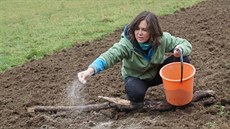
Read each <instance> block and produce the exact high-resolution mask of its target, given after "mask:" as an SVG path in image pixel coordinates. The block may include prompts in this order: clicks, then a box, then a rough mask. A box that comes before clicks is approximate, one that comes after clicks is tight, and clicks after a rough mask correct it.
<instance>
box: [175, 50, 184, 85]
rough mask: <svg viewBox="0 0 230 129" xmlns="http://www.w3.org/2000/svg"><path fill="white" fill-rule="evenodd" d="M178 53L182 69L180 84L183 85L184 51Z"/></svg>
mask: <svg viewBox="0 0 230 129" xmlns="http://www.w3.org/2000/svg"><path fill="white" fill-rule="evenodd" d="M176 50H177V51H178V52H179V55H180V66H181V69H180V83H182V81H183V70H184V69H183V52H182V49H180V48H179V49H176Z"/></svg>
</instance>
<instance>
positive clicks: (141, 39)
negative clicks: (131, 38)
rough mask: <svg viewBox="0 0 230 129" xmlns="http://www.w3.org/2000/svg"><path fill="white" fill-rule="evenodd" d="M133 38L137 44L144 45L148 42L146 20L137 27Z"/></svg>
mask: <svg viewBox="0 0 230 129" xmlns="http://www.w3.org/2000/svg"><path fill="white" fill-rule="evenodd" d="M134 33H135V38H136V40H137V42H138V43H145V42H147V41H148V40H149V38H150V34H149V31H148V29H147V22H146V20H143V21H141V22H140V24H139V25H138V28H137V29H136V30H135V32H134Z"/></svg>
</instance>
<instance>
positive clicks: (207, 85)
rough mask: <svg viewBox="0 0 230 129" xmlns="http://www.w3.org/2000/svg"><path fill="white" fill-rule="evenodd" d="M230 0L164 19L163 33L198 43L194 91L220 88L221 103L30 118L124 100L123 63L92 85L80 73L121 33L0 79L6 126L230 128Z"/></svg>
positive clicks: (158, 94) (151, 93)
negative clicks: (39, 108)
mask: <svg viewBox="0 0 230 129" xmlns="http://www.w3.org/2000/svg"><path fill="white" fill-rule="evenodd" d="M229 12H230V0H208V1H206V2H201V3H199V4H197V5H195V6H193V7H190V8H186V9H181V10H180V11H178V12H176V13H175V14H173V15H168V16H163V17H159V19H160V23H161V26H162V28H163V30H164V31H168V32H170V33H171V34H173V35H175V36H178V37H183V38H186V39H188V40H189V41H190V42H191V43H192V45H193V52H192V54H191V56H190V58H191V63H192V64H193V65H194V66H195V68H196V70H197V72H196V75H195V84H194V90H195V91H196V90H207V89H210V90H214V91H215V92H216V100H217V103H216V104H215V105H211V106H203V105H202V104H199V103H194V104H192V105H191V106H188V107H185V108H177V109H175V110H172V111H166V112H159V111H146V112H141V111H131V112H122V111H118V110H115V109H108V110H102V111H92V112H56V113H55V112H48V113H47V112H46V113H42V112H38V113H28V112H27V110H26V109H27V108H28V107H31V106H35V105H47V106H48V105H53V106H54V105H80V104H81V105H82V104H95V103H101V102H103V100H99V99H98V97H97V96H99V95H103V96H112V97H121V98H122V97H124V94H125V92H124V84H123V82H122V80H121V74H120V64H117V65H115V66H114V67H113V68H110V69H108V70H107V71H104V72H102V73H101V74H98V75H96V76H94V77H92V78H91V79H90V81H89V82H88V83H87V84H86V85H82V84H80V83H79V82H78V81H77V78H76V75H77V73H78V72H79V71H81V70H84V69H86V68H87V66H88V65H89V64H90V63H91V62H92V61H93V59H95V58H96V57H97V56H99V54H100V53H102V52H104V51H106V50H107V49H108V48H109V47H110V46H112V45H113V43H114V42H117V41H119V39H120V34H121V30H117V31H115V32H114V33H112V34H110V35H109V36H107V37H105V38H104V39H99V40H96V41H93V42H86V43H83V44H81V45H76V46H73V47H72V48H70V49H65V50H62V51H61V52H56V53H54V54H52V55H47V56H46V57H45V58H44V59H42V60H34V61H31V62H29V63H27V64H25V65H23V66H21V67H16V68H14V69H11V70H8V71H6V72H4V73H1V74H0V114H1V115H0V128H1V129H12V128H15V129H20V128H21V129H27V128H28V129H33V128H42V129H44V128H45V129H50V128H52V129H55V128H58V129H60V128H63V129H75V128H76V129H77V128H82V129H84V128H95V129H96V128H98V129H102V128H112V129H115V128H130V129H134V128H138V129H139V128H146V129H147V128H149V129H150V128H157V129H158V128H177V129H178V128H183V129H186V128H196V129H197V128H221V129H225V128H226V129H227V128H230V121H229V120H230V113H229V112H230V106H229V103H228V104H227V103H223V100H228V101H229V97H230V13H229ZM164 98H165V96H164V93H163V88H162V85H160V86H158V87H153V88H150V89H149V90H148V92H147V95H146V99H154V100H163V99H164Z"/></svg>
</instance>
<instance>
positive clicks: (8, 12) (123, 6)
mask: <svg viewBox="0 0 230 129" xmlns="http://www.w3.org/2000/svg"><path fill="white" fill-rule="evenodd" d="M200 1H203V0H167V1H162V0H145V1H140V0H125V1H124V0H114V1H113V0H97V1H92V0H0V19H1V20H0V72H4V71H5V70H8V69H10V68H13V67H15V66H19V65H22V64H24V63H25V62H27V61H30V60H31V59H41V58H43V56H44V55H45V54H52V52H54V51H59V50H60V49H63V48H68V47H71V46H72V45H74V44H76V43H81V42H84V41H92V40H95V39H97V38H103V37H104V36H106V35H107V34H109V33H111V32H113V31H114V30H116V29H119V28H121V27H123V26H124V25H125V24H127V23H129V22H130V21H131V20H132V18H133V17H134V16H136V15H137V14H138V13H139V12H141V11H143V10H149V11H153V12H155V13H156V14H157V15H165V14H172V13H173V12H175V11H176V10H178V9H179V8H182V7H183V8H184V7H189V6H191V5H194V4H196V3H198V2H200Z"/></svg>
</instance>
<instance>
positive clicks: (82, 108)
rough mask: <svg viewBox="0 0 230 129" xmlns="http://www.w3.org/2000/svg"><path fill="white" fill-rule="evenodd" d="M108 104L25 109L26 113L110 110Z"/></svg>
mask: <svg viewBox="0 0 230 129" xmlns="http://www.w3.org/2000/svg"><path fill="white" fill-rule="evenodd" d="M112 106H113V105H111V104H110V103H109V102H105V103H102V104H91V105H85V106H34V107H29V108H28V109H27V111H28V112H48V111H51V112H52V111H93V110H101V109H108V108H111V107H112Z"/></svg>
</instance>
